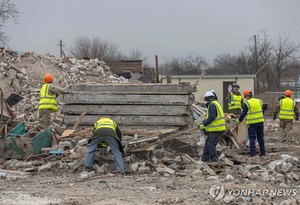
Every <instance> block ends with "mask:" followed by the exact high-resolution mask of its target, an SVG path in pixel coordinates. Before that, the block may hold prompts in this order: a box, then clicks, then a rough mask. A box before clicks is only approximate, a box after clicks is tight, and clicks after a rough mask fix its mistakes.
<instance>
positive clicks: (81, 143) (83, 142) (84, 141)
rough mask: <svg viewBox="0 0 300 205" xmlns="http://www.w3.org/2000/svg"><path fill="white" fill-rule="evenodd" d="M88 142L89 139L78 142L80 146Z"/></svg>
mask: <svg viewBox="0 0 300 205" xmlns="http://www.w3.org/2000/svg"><path fill="white" fill-rule="evenodd" d="M87 144H88V140H87V139H82V140H79V141H78V142H77V145H80V146H83V145H87Z"/></svg>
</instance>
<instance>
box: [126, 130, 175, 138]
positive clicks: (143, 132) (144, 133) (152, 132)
mask: <svg viewBox="0 0 300 205" xmlns="http://www.w3.org/2000/svg"><path fill="white" fill-rule="evenodd" d="M176 130H177V129H175V128H172V129H160V130H140V129H139V130H133V129H128V128H127V129H126V128H124V129H122V133H123V135H135V134H137V135H138V137H147V136H152V135H162V134H168V133H172V132H175V131H176Z"/></svg>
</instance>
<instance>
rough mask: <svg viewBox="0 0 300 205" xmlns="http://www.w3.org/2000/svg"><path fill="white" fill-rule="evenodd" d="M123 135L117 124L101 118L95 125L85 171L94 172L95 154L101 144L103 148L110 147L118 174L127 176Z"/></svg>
mask: <svg viewBox="0 0 300 205" xmlns="http://www.w3.org/2000/svg"><path fill="white" fill-rule="evenodd" d="M121 142H122V133H121V130H120V129H119V127H118V126H117V124H116V123H115V122H114V121H113V120H112V119H110V118H107V117H101V118H100V119H99V120H98V121H97V122H96V123H95V124H94V131H93V135H92V137H91V142H90V145H89V147H88V150H87V154H86V157H85V161H84V169H85V171H92V170H93V163H94V159H93V158H94V154H95V152H96V150H97V147H98V146H99V144H100V145H101V147H106V146H109V147H110V149H111V151H112V154H113V155H114V163H115V167H116V172H117V173H121V174H125V167H124V161H123V158H122V154H123V152H124V151H123V147H122V143H121Z"/></svg>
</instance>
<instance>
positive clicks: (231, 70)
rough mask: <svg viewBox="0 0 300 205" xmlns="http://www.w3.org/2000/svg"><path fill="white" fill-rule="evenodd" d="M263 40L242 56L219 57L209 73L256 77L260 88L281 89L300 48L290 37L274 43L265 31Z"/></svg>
mask: <svg viewBox="0 0 300 205" xmlns="http://www.w3.org/2000/svg"><path fill="white" fill-rule="evenodd" d="M262 36H263V38H261V40H260V39H259V40H258V41H257V45H256V46H257V47H255V45H253V43H252V44H251V45H250V46H249V47H248V49H247V50H245V51H242V52H241V53H240V54H239V55H236V56H231V55H229V54H226V55H219V56H217V57H216V58H215V59H214V64H213V66H212V68H211V69H209V70H207V72H206V73H207V74H256V79H257V80H258V83H257V84H258V85H259V87H262V88H263V89H273V90H274V89H279V87H280V80H281V77H282V75H283V74H284V73H285V72H287V71H288V70H289V69H291V68H295V67H297V65H298V64H299V63H297V60H296V59H297V56H296V54H297V51H298V49H299V47H300V45H299V44H295V43H293V42H291V41H290V39H289V38H288V37H287V38H285V39H282V38H281V36H279V38H278V42H276V43H274V42H272V41H270V40H269V39H268V37H267V34H266V32H263V35H262Z"/></svg>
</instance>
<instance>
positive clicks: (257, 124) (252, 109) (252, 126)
mask: <svg viewBox="0 0 300 205" xmlns="http://www.w3.org/2000/svg"><path fill="white" fill-rule="evenodd" d="M243 95H244V98H245V99H246V100H247V101H245V104H244V106H243V112H242V114H241V116H240V117H239V118H238V119H237V120H236V121H237V123H240V122H242V121H243V120H244V118H245V117H246V123H247V125H248V135H249V138H250V154H251V157H255V156H256V146H255V140H256V138H257V141H258V144H259V148H260V156H261V157H265V156H266V149H265V140H264V121H265V119H264V114H263V102H262V100H260V99H256V98H254V97H253V94H252V91H251V90H245V91H244V93H243Z"/></svg>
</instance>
